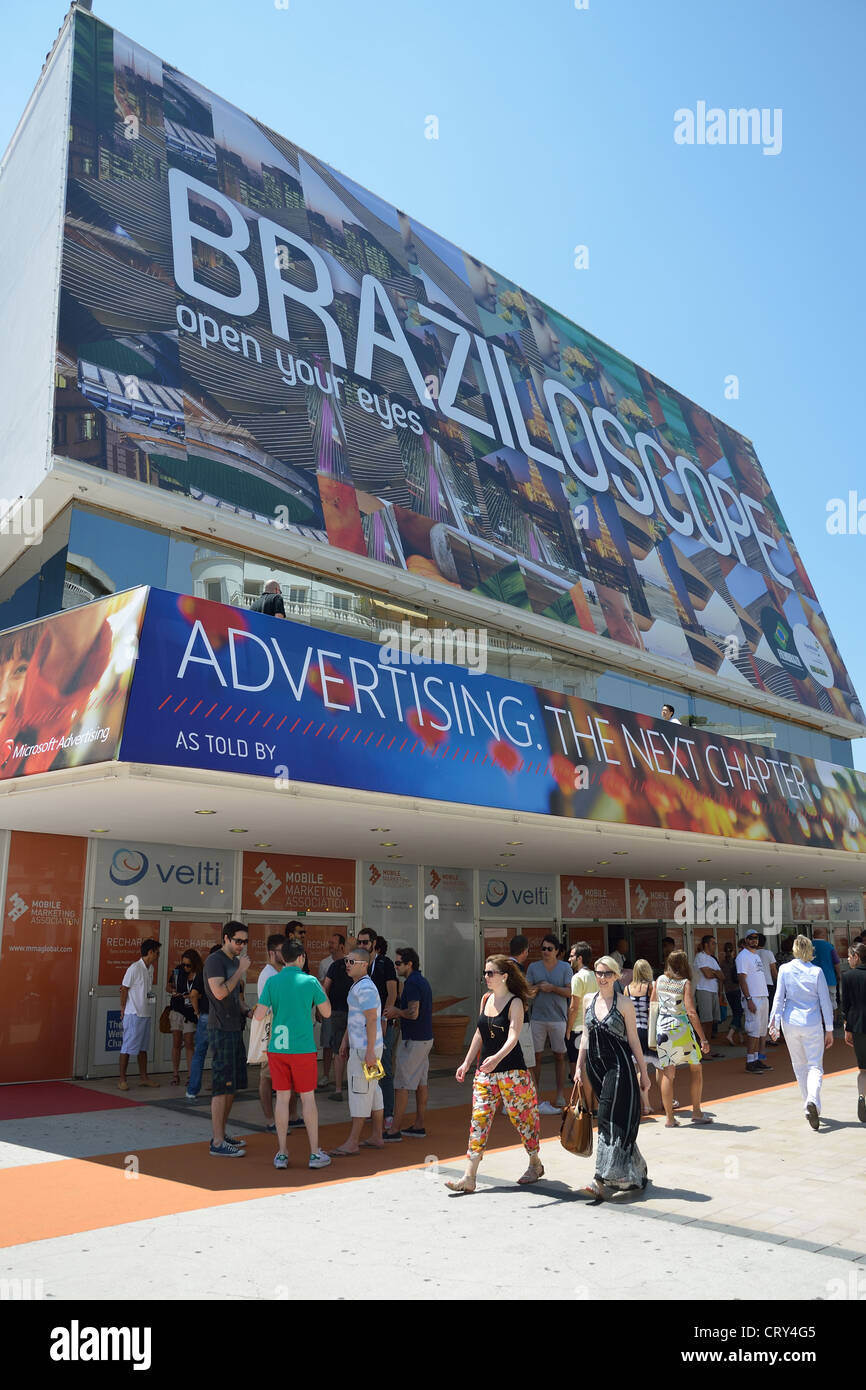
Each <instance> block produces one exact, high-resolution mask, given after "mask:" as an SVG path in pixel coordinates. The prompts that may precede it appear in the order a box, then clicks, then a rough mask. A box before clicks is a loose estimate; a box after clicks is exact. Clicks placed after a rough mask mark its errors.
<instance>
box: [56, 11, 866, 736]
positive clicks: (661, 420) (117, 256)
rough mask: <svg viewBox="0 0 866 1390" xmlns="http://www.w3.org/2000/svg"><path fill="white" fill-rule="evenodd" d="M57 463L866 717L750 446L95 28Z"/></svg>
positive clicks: (70, 220)
mask: <svg viewBox="0 0 866 1390" xmlns="http://www.w3.org/2000/svg"><path fill="white" fill-rule="evenodd" d="M57 370H58V383H59V384H58V388H57V394H56V405H55V448H56V452H57V453H58V454H59V455H61V456H66V457H69V458H73V459H78V460H81V461H84V462H87V463H90V464H92V465H93V466H95V467H97V468H102V469H107V470H109V471H111V472H114V473H119V474H122V475H124V476H126V477H130V478H134V479H137V480H139V481H140V482H141V483H143V484H148V485H150V486H153V487H159V488H164V489H169V490H172V491H177V492H180V493H183V494H185V495H186V496H189V497H192V498H197V499H200V500H201V501H203V502H205V503H208V504H211V505H214V504H215V505H218V506H220V507H228V508H230V509H233V510H235V511H237V512H240V513H243V514H245V515H248V516H252V517H255V518H257V519H258V520H259V521H261V522H262V523H264V524H268V525H271V526H277V527H289V528H300V529H301V530H302V531H303V532H304V533H305V534H307V535H311V536H313V537H315V538H318V539H321V540H327V541H329V542H330V544H331V545H333V546H336V547H340V548H342V549H344V550H347V551H353V552H356V553H358V554H361V555H365V556H367V557H369V558H371V559H373V560H374V561H376V562H378V563H379V564H381V565H382V567H383V587H387V577H386V575H385V573H384V571H386V570H387V568H388V567H394V568H398V569H404V570H408V571H411V572H412V573H413V574H416V575H418V576H420V577H422V578H424V579H425V580H427V581H430V582H435V583H437V584H441V585H453V586H456V587H458V588H461V589H464V590H469V591H471V592H473V593H478V594H481V595H486V596H488V597H489V598H491V599H494V600H497V601H498V602H501V603H506V604H510V605H512V606H514V607H517V608H520V609H524V610H527V611H531V612H533V613H536V614H541V615H543V616H545V617H547V618H551V619H553V620H555V621H557V622H561V623H565V624H569V625H572V626H574V627H579V628H581V629H583V630H584V631H586V632H587V633H591V634H593V635H596V636H599V637H603V638H606V639H608V640H610V641H611V642H615V643H619V644H621V645H624V646H627V647H632V648H637V649H640V650H642V651H646V652H649V653H652V654H654V655H656V656H659V657H664V658H666V659H669V660H673V661H676V662H679V663H682V664H683V665H685V666H691V667H695V668H696V669H697V670H699V671H701V672H704V673H706V672H712V673H718V674H719V675H720V676H722V677H725V678H727V679H728V680H733V681H737V682H741V683H745V684H748V685H750V686H752V687H754V688H756V689H760V690H766V691H770V692H772V693H773V694H774V695H776V696H779V697H782V698H785V699H788V700H791V701H793V702H796V703H799V704H802V705H807V706H810V707H812V708H817V709H820V710H822V711H824V712H825V713H827V714H834V715H836V716H839V717H841V718H845V719H854V720H856V721H859V722H864V714H863V710H862V708H861V706H860V704H859V703H858V701H857V697H856V694H855V692H854V690H853V687H852V683H851V679H850V677H849V675H848V673H847V671H846V670H845V667H844V665H843V663H842V661H841V659H840V657H839V653H838V651H837V649H836V644H835V642H834V640H833V637H832V635H831V633H830V631H829V629H828V627H827V624H826V621H825V618H824V615H823V612H822V610H821V606H820V604H819V602H818V599H817V597H816V595H815V592H814V589H813V588H812V585H811V583H810V581H809V578H808V575H807V574H806V572H805V569H804V568H803V564H802V562H801V560H800V557H799V555H798V553H797V550H796V548H795V546H794V542H793V540H792V538H791V535H790V533H789V531H788V528H787V526H786V524H785V521H784V518H783V517H782V515H781V513H780V511H779V507H778V504H777V502H776V499H775V497H774V496H773V493H772V490H771V488H770V485H769V483H768V481H767V479H766V477H765V475H764V473H763V470H762V468H761V466H760V464H759V462H758V460H757V457H756V455H755V452H754V449H753V447H752V445H751V444H750V442H749V441H748V440H747V439H745V438H743V437H742V436H741V435H739V434H738V433H737V432H736V431H735V430H733V429H731V428H730V427H729V426H726V425H725V424H723V423H722V422H721V421H720V420H718V419H717V418H716V417H715V416H713V415H711V414H710V413H708V412H707V411H705V410H702V409H701V408H700V407H699V406H697V405H695V404H694V403H693V402H692V401H690V400H688V399H686V397H684V396H683V395H681V394H680V393H679V392H678V391H675V390H674V389H672V388H671V387H669V386H667V385H666V384H665V383H664V382H662V381H660V380H659V379H658V378H657V377H655V376H653V375H652V374H651V373H650V372H648V371H646V370H645V369H644V368H642V367H639V366H637V365H636V364H635V363H634V362H632V361H630V360H629V359H628V358H627V357H624V356H623V355H622V354H621V353H619V352H617V351H615V350H614V349H613V348H611V347H609V346H608V345H607V344H606V343H604V342H602V341H601V340H600V339H598V338H595V337H593V336H592V335H591V334H590V333H587V332H586V331H584V330H583V329H581V328H579V327H578V326H577V324H575V323H573V322H572V321H571V320H570V319H568V318H566V317H564V316H563V315H562V314H560V313H557V311H556V310H554V309H553V308H551V307H550V306H549V305H547V304H543V303H542V302H540V301H539V300H538V299H536V298H534V297H533V296H532V295H531V294H530V293H529V292H528V291H526V290H524V289H523V288H521V287H520V286H519V285H516V284H514V283H513V282H512V281H511V280H509V279H508V278H507V277H506V276H504V275H502V274H501V273H500V272H499V271H497V270H494V269H492V268H491V267H490V266H488V265H486V264H485V263H484V262H483V261H481V260H478V259H477V258H476V257H475V256H473V255H470V254H469V253H468V252H464V251H461V250H460V249H459V248H458V247H456V246H454V245H453V244H452V243H450V242H448V241H446V240H444V239H443V238H442V237H441V236H438V235H437V234H436V233H435V232H432V231H431V230H430V229H429V228H427V227H425V226H423V225H421V224H419V223H418V222H416V221H415V220H414V219H412V218H411V217H410V216H409V215H407V214H406V213H403V212H401V211H399V210H398V209H397V208H395V207H393V206H391V205H390V204H389V203H387V202H384V201H383V200H382V199H381V198H378V197H377V196H376V195H375V194H372V193H370V192H368V191H367V190H366V189H364V188H362V187H360V186H359V185H358V184H356V183H355V182H353V180H352V179H350V178H348V177H346V176H345V175H343V174H341V173H339V172H338V171H337V170H335V169H332V168H330V167H329V166H328V165H326V164H323V163H322V162H321V161H320V160H317V159H316V158H314V157H313V156H312V155H309V154H307V153H306V152H305V151H304V150H301V149H299V148H298V146H297V145H295V144H293V143H292V142H291V141H290V140H287V139H285V138H284V137H283V136H282V135H278V134H277V133H276V132H274V131H272V130H270V129H268V128H267V127H265V126H263V125H262V124H261V123H260V122H258V121H255V120H254V119H252V118H251V117H249V116H246V115H244V113H243V112H241V111H239V110H237V109H236V108H235V107H233V106H231V105H229V104H228V103H227V102H225V101H223V100H222V99H221V98H220V97H218V96H216V95H215V94H214V93H213V92H210V91H207V90H206V89H204V88H203V87H201V86H199V84H198V83H197V82H195V81H194V80H193V79H192V78H189V77H187V76H185V74H183V73H181V72H178V71H177V70H176V69H175V68H173V67H171V66H170V65H169V64H168V63H165V62H163V61H162V60H161V59H159V58H158V57H156V56H155V55H153V54H152V53H149V52H147V51H146V50H144V49H142V48H140V47H139V46H138V45H136V44H135V43H133V42H131V41H130V40H129V39H126V38H124V37H123V35H121V34H119V33H116V32H115V31H113V30H112V29H110V28H109V27H108V26H107V25H105V24H103V23H101V22H100V21H98V20H95V19H94V18H93V17H92V16H91V15H88V14H84V13H81V12H78V13H77V15H76V18H75V63H74V74H73V85H72V108H71V119H70V144H69V178H68V192H67V208H66V226H65V239H64V249H63V271H62V296H61V315H60V327H59V342H58V361H57Z"/></svg>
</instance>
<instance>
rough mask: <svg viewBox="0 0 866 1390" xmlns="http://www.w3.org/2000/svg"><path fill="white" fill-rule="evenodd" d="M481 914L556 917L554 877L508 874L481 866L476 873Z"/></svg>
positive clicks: (510, 917) (541, 917) (541, 918)
mask: <svg viewBox="0 0 866 1390" xmlns="http://www.w3.org/2000/svg"><path fill="white" fill-rule="evenodd" d="M478 885H479V892H480V895H481V903H480V915H481V916H482V917H502V918H506V919H516V920H520V919H521V918H527V919H530V920H531V919H532V918H534V919H535V920H536V921H538V920H539V919H540V920H542V921H548V922H552V921H553V920H554V918H555V917H556V906H557V904H556V880H555V878H554V877H553V876H552V875H551V874H511V873H508V872H502V871H501V870H499V869H490V870H487V869H482V870H481V871H480V873H479V875H478Z"/></svg>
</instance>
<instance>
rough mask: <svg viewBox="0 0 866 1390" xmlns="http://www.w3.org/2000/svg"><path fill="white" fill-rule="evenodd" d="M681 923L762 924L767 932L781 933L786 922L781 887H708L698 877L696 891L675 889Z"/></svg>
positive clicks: (715, 924) (724, 925)
mask: <svg viewBox="0 0 866 1390" xmlns="http://www.w3.org/2000/svg"><path fill="white" fill-rule="evenodd" d="M674 902H675V903H676V907H675V908H674V921H675V922H676V923H677V925H678V926H681V927H682V926H686V925H689V926H692V927H694V926H698V927H704V926H707V927H738V926H743V927H746V926H748V927H759V928H760V929H761V930H762V932H763V934H764V935H765V936H778V935H779V932H780V930H781V926H782V890H781V888H729V889H727V890H725V889H724V888H707V885H706V883H705V882H704V880H703V879H698V881H697V882H696V884H695V887H694V891H692V889H691V888H678V889H677V891H676V892H675V893H674Z"/></svg>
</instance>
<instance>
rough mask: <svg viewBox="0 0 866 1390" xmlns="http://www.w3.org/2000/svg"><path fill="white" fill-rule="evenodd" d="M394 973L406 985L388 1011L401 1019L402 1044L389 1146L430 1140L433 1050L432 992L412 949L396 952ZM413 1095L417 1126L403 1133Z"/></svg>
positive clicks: (398, 1050)
mask: <svg viewBox="0 0 866 1390" xmlns="http://www.w3.org/2000/svg"><path fill="white" fill-rule="evenodd" d="M394 969H395V970H396V971H397V974H398V976H399V977H400V979H401V980H402V981H403V992H402V994H401V995H400V1000H399V1004H392V1005H390V1006H389V1007H386V1009H385V1017H386V1018H399V1019H400V1041H399V1042H398V1044H397V1047H396V1049H395V1060H394V1123H393V1124H392V1126H391V1128H390V1129H389V1130H388V1132H387V1134H386V1135H385V1143H386V1144H389V1143H390V1144H399V1143H400V1141H401V1140H402V1139H426V1137H427V1130H426V1128H425V1124H424V1119H425V1115H426V1111H427V1075H428V1070H429V1065H430V1064H429V1058H430V1050H431V1048H432V1047H433V991H432V989H431V988H430V981H429V980H427V979H425V978H424V976H423V975H422V974H421V962H420V960H419V959H418V952H417V951H415V950H413V949H412V947H411V946H400V947H399V948H398V949H397V950H396V951H395V952H394ZM410 1091H414V1092H415V1123H414V1124H413V1125H410V1126H409V1127H408V1128H407V1129H403V1128H401V1126H402V1124H403V1116H404V1115H405V1114H406V1106H407V1104H408V1101H409V1092H410Z"/></svg>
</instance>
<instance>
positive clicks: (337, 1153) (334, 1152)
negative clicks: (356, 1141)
mask: <svg viewBox="0 0 866 1390" xmlns="http://www.w3.org/2000/svg"><path fill="white" fill-rule="evenodd" d="M328 1153H329V1154H330V1155H331V1158H357V1157H358V1156H359V1153H360V1150H359V1149H328Z"/></svg>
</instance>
